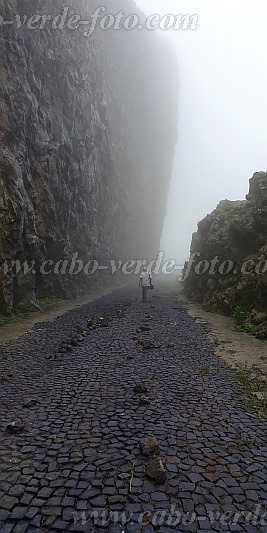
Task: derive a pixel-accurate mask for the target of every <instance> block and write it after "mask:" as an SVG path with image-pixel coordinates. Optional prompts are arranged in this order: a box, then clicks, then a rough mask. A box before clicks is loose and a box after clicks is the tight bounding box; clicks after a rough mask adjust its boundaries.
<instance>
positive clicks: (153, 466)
mask: <svg viewBox="0 0 267 533" xmlns="http://www.w3.org/2000/svg"><path fill="white" fill-rule="evenodd" d="M146 476H147V477H149V478H150V479H152V480H153V481H155V483H158V484H160V483H164V481H166V471H165V468H164V466H163V463H162V461H161V459H160V457H156V458H155V459H150V460H149V461H148V464H147V466H146Z"/></svg>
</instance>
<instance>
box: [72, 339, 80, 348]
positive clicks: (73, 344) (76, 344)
mask: <svg viewBox="0 0 267 533" xmlns="http://www.w3.org/2000/svg"><path fill="white" fill-rule="evenodd" d="M71 346H74V347H77V346H79V343H78V341H77V339H72V340H71Z"/></svg>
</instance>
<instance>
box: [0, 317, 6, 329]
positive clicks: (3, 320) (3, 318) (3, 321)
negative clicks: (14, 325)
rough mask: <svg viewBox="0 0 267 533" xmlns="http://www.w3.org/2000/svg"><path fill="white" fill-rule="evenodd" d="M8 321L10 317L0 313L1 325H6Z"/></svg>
mask: <svg viewBox="0 0 267 533" xmlns="http://www.w3.org/2000/svg"><path fill="white" fill-rule="evenodd" d="M7 322H8V317H7V316H4V315H0V327H1V326H4V324H6V323H7Z"/></svg>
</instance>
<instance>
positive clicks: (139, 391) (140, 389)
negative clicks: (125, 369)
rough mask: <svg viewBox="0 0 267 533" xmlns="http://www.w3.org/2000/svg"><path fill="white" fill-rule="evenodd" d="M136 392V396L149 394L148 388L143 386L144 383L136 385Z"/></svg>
mask: <svg viewBox="0 0 267 533" xmlns="http://www.w3.org/2000/svg"><path fill="white" fill-rule="evenodd" d="M134 392H135V393H136V394H145V393H146V392H147V387H146V386H145V385H142V383H140V384H139V385H135V387H134Z"/></svg>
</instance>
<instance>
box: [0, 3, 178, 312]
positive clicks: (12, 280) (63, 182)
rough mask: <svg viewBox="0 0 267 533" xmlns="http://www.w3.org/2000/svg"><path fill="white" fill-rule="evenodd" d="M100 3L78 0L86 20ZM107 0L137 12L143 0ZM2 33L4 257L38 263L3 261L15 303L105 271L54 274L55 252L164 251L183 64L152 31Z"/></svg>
mask: <svg viewBox="0 0 267 533" xmlns="http://www.w3.org/2000/svg"><path fill="white" fill-rule="evenodd" d="M106 3H107V2H106ZM89 4H90V5H89ZM64 5H65V4H64V3H63V1H62V0H55V1H54V2H50V1H48V0H43V1H42V2H39V1H34V0H25V1H23V2H22V1H20V2H16V1H15V0H0V9H1V11H0V12H1V14H2V16H3V18H4V19H6V20H11V19H12V18H13V16H14V15H15V14H20V15H21V16H22V17H23V16H24V15H27V16H30V15H32V14H36V13H39V14H43V13H45V14H47V13H51V14H52V15H54V16H55V15H57V14H60V13H61V12H62V9H63V7H64ZM102 5H105V2H104V3H101V6H102ZM98 6H99V4H97V3H96V2H95V1H92V2H86V1H85V0H84V1H82V0H79V1H78V0H77V1H76V0H74V1H72V2H71V7H72V11H73V12H74V13H80V14H81V15H82V18H83V20H88V18H89V17H90V15H91V14H92V13H93V12H94V10H95V8H96V7H98ZM107 6H108V11H107V12H112V11H113V12H114V13H118V12H119V11H120V10H121V9H124V11H126V13H137V12H138V10H137V8H136V6H135V4H134V2H133V1H132V0H127V1H123V2H122V1H117V0H109V3H107ZM139 14H140V13H139ZM140 16H141V14H140ZM0 31H1V35H0V37H1V57H0V265H2V264H3V263H4V262H5V261H8V262H9V263H10V262H11V261H13V260H16V261H20V262H21V263H24V261H27V262H28V264H29V265H31V264H32V261H33V262H34V269H33V270H32V271H31V272H29V273H28V274H27V275H25V274H24V273H22V272H21V273H19V274H17V275H14V272H13V271H12V272H9V273H8V274H5V275H4V272H3V268H1V269H0V312H5V313H8V312H11V311H12V309H13V307H18V308H23V309H29V308H33V307H34V306H35V305H36V301H37V300H38V298H39V299H40V298H43V297H46V296H51V297H52V296H55V297H68V296H70V295H76V294H78V293H79V292H84V291H85V290H87V289H88V288H90V286H91V285H92V284H93V283H95V281H97V279H98V278H97V275H95V276H94V277H92V276H86V275H85V274H83V273H81V274H79V275H77V276H74V275H68V274H57V273H54V272H51V273H50V274H49V275H47V274H44V273H42V272H40V265H41V264H42V263H43V262H45V261H52V262H53V265H54V264H55V263H56V262H58V261H64V260H68V261H70V260H71V257H72V255H73V254H74V253H77V254H78V258H79V259H80V260H81V261H83V263H87V262H88V261H90V260H91V259H94V260H97V261H99V263H101V264H106V263H107V262H108V261H109V260H110V259H111V258H112V259H125V258H127V259H137V258H138V259H143V258H146V257H148V258H150V257H155V256H156V252H157V251H158V246H159V240H160V235H161V229H162V224H163V219H164V215H165V209H166V200H167V194H168V188H169V181H170V177H171V169H172V163H173V156H174V149H175V144H176V139H177V111H176V81H175V69H176V64H175V57H174V56H173V55H172V51H171V50H170V49H169V48H168V46H167V44H166V43H165V40H162V39H161V38H160V37H158V36H156V35H155V34H154V33H153V32H143V31H139V30H136V31H135V30H133V31H129V30H128V31H125V30H119V31H115V32H113V31H103V30H99V31H95V32H94V33H93V34H92V35H91V36H90V37H84V36H83V35H82V32H83V31H84V28H83V27H82V29H81V31H80V30H68V29H64V30H53V29H52V28H51V25H49V24H48V25H47V26H46V27H45V29H44V30H42V31H40V30H29V29H27V27H26V26H23V27H22V28H20V29H19V30H16V29H15V26H14V25H13V26H2V27H1V29H0ZM50 267H51V265H50V263H48V264H46V266H45V272H47V271H49V270H50ZM34 271H36V272H34Z"/></svg>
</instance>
